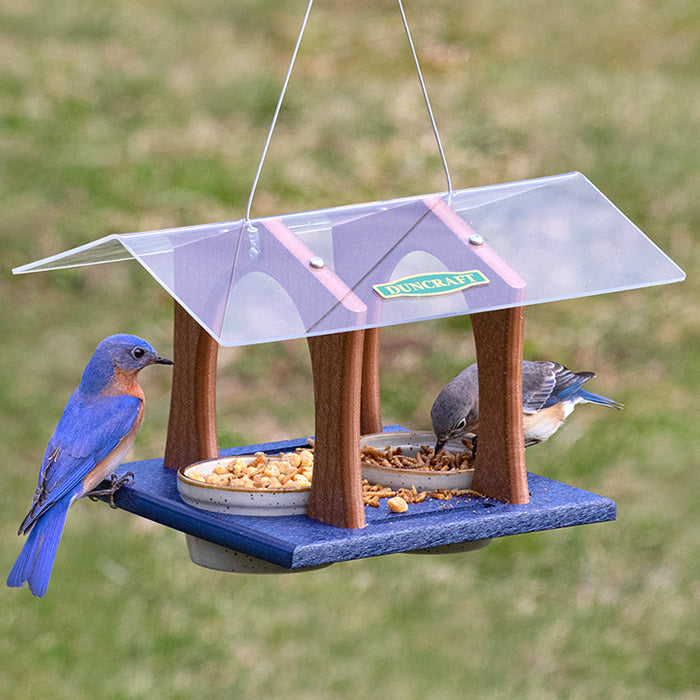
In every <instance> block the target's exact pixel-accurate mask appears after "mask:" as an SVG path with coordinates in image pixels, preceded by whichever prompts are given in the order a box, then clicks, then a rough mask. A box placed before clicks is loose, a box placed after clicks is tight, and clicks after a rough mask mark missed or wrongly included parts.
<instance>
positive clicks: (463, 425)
mask: <svg viewBox="0 0 700 700" xmlns="http://www.w3.org/2000/svg"><path fill="white" fill-rule="evenodd" d="M466 427H467V419H466V418H462V419H461V420H460V421H459V423H457V425H455V430H464V428H466Z"/></svg>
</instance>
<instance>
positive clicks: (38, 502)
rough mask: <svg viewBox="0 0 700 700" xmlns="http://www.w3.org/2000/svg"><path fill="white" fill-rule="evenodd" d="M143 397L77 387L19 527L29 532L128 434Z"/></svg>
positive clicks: (47, 454) (60, 422)
mask: <svg viewBox="0 0 700 700" xmlns="http://www.w3.org/2000/svg"><path fill="white" fill-rule="evenodd" d="M140 407H141V400H140V399H139V398H138V397H136V396H128V395H121V396H99V397H94V398H93V397H89V398H87V399H86V398H85V397H84V396H82V395H81V394H80V392H79V391H78V390H76V391H75V392H74V393H73V395H72V396H71V398H70V400H69V401H68V404H67V405H66V408H65V410H64V411H63V415H62V416H61V420H60V421H59V422H58V425H57V426H56V430H55V431H54V434H53V435H52V436H51V439H50V440H49V445H48V447H47V449H46V453H45V455H44V459H43V461H42V465H41V470H40V471H39V481H38V484H37V489H36V492H35V493H34V499H33V501H32V507H31V509H30V510H29V513H28V514H27V517H26V518H25V519H24V522H23V523H22V525H21V526H20V532H26V531H27V530H28V529H29V528H30V527H31V526H32V523H34V522H35V521H36V519H37V518H38V517H40V516H41V515H42V514H43V513H45V512H46V510H47V509H48V508H50V507H51V506H52V505H53V504H54V503H56V502H57V501H59V500H61V498H63V497H64V496H65V495H66V494H68V493H72V492H73V490H74V489H75V488H76V487H77V486H78V485H79V484H80V483H81V482H82V480H83V479H84V478H85V477H86V476H87V475H88V474H89V473H90V471H91V470H92V469H93V468H94V467H95V466H96V465H97V464H99V463H100V462H101V461H102V460H103V459H104V458H105V457H107V456H108V455H109V454H110V453H111V452H112V450H114V448H115V447H116V446H117V445H118V444H119V442H120V441H121V440H122V439H123V438H124V437H125V436H126V435H127V434H128V433H129V431H130V430H131V428H132V427H133V425H134V422H135V421H136V419H137V417H138V414H139V409H140Z"/></svg>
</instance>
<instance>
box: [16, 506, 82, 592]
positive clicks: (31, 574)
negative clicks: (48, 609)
mask: <svg viewBox="0 0 700 700" xmlns="http://www.w3.org/2000/svg"><path fill="white" fill-rule="evenodd" d="M69 505H70V503H66V504H63V503H61V502H60V501H59V502H58V503H56V505H55V506H53V507H51V508H49V509H48V510H47V511H46V512H45V513H44V514H43V515H42V516H41V518H40V519H39V520H38V521H37V522H36V524H35V525H34V527H33V528H32V530H31V532H30V533H29V537H28V538H27V541H26V542H25V543H24V547H23V548H22V551H21V552H20V555H19V557H17V561H16V562H15V565H14V566H13V567H12V571H10V575H9V576H8V577H7V585H8V586H11V587H13V588H18V587H19V586H21V585H22V584H23V583H28V584H29V590H30V591H31V592H32V593H33V594H34V595H35V596H37V597H38V598H41V597H42V596H43V595H44V594H45V593H46V589H47V588H48V585H49V578H50V577H51V569H52V568H53V561H54V559H55V558H56V550H57V549H58V543H59V541H60V539H61V535H62V534H63V526H64V524H65V522H66V515H67V514H68V506H69Z"/></svg>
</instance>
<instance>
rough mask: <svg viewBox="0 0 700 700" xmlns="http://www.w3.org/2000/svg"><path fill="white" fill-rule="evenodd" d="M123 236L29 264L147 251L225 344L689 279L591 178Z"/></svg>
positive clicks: (155, 270)
mask: <svg viewBox="0 0 700 700" xmlns="http://www.w3.org/2000/svg"><path fill="white" fill-rule="evenodd" d="M448 200H449V198H448V196H447V195H446V194H445V193H442V194H435V195H424V196H419V197H410V198H404V199H394V200H389V201H384V202H375V203H371V204H358V205H352V206H347V207H337V208H333V209H325V210H318V211H311V212H303V213H296V214H290V215H283V216H277V217H265V218H261V219H252V220H251V221H250V222H247V221H245V220H239V221H234V222H229V223H221V224H207V225H202V226H189V227H185V228H175V229H165V230H161V231H149V232H144V233H130V234H115V235H111V236H107V237H105V238H101V239H99V240H96V241H93V242H92V243H88V244H86V245H83V246H80V247H78V248H74V249H72V250H69V251H66V252H64V253H60V254H58V255H54V256H51V257H49V258H45V259H43V260H39V261H37V262H34V263H30V264H28V265H23V266H22V267H18V268H15V269H14V270H13V271H14V272H15V273H16V274H18V273H26V272H34V271H41V270H55V269H61V268H65V267H76V266H83V265H94V264H98V263H105V262H115V261H119V260H128V259H131V258H135V259H136V260H138V261H139V263H141V265H143V267H145V268H146V270H148V272H149V273H150V274H151V275H152V276H153V277H154V278H155V279H156V280H157V281H158V282H159V283H160V284H161V285H162V286H163V287H164V288H165V289H166V290H167V291H168V292H169V293H170V294H171V295H172V296H173V297H174V298H175V299H176V300H177V301H178V302H179V303H180V304H181V305H182V306H183V307H185V308H186V309H187V310H188V311H189V313H190V314H192V316H193V317H194V318H195V319H196V320H197V321H198V322H199V323H200V324H201V325H202V326H203V327H204V328H205V329H206V330H207V331H208V332H209V333H211V335H212V336H213V337H214V338H215V339H216V340H217V341H218V342H219V343H220V344H221V345H226V346H232V345H246V344H251V343H259V342H266V341H272V340H283V339H289V338H300V337H306V336H311V335H319V334H323V333H331V332H339V331H347V330H352V329H357V328H367V327H373V326H387V325H392V324H396V323H406V322H412V321H420V320H425V319H432V318H439V317H444V316H452V315H458V314H467V313H474V312H478V311H488V310H493V309H499V308H506V307H509V306H518V305H523V304H537V303H543V302H548V301H555V300H559V299H571V298H575V297H582V296H588V295H592V294H601V293H606V292H615V291H620V290H624V289H633V288H637V287H645V286H650V285H656V284H665V283H668V282H677V281H680V280H683V279H684V278H685V274H684V273H683V271H682V270H681V269H680V268H679V267H678V266H677V265H676V264H675V263H674V262H673V261H672V260H671V259H670V258H668V257H667V256H666V255H665V254H664V253H663V251H661V250H660V249H659V248H658V247H657V246H656V245H655V244H654V243H653V242H652V241H650V240H649V239H648V238H647V237H646V236H645V235H644V234H643V233H642V232H641V231H640V230H639V229H638V228H637V227H636V226H635V225H634V224H633V223H632V222H631V221H630V220H629V219H628V218H627V217H626V216H625V215H624V214H622V212H620V211H619V209H617V207H615V206H614V205H613V204H612V203H611V202H610V201H609V200H608V199H607V198H606V197H605V196H604V195H603V194H602V193H601V192H599V191H598V189H596V187H595V186H594V185H593V184H592V183H591V182H590V181H589V180H587V179H586V178H585V177H584V176H583V175H581V174H580V173H568V174H565V175H556V176H552V177H545V178H538V179H534V180H524V181H521V182H514V183H508V184H502V185H492V186H487V187H476V188H471V189H465V190H457V191H454V192H453V193H452V197H451V201H450V202H449V203H448Z"/></svg>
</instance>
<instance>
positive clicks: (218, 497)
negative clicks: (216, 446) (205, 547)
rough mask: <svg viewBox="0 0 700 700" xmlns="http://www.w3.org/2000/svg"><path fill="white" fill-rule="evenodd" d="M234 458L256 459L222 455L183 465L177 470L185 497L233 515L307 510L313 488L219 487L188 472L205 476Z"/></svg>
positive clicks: (194, 502) (197, 503)
mask: <svg viewBox="0 0 700 700" xmlns="http://www.w3.org/2000/svg"><path fill="white" fill-rule="evenodd" d="M234 459H243V460H244V461H248V462H250V461H252V460H253V459H255V457H254V456H253V455H245V456H241V457H238V456H237V457H221V458H220V459H209V460H206V461H204V462H197V463H196V464H190V465H189V466H186V467H181V468H180V469H178V472H177V490H178V491H179V492H180V496H181V498H182V500H183V501H184V502H185V503H187V504H189V505H191V506H194V507H195V508H201V509H202V510H211V511H214V512H216V513H229V514H230V515H263V516H266V515H268V516H276V515H299V514H300V513H305V512H306V504H307V503H308V501H309V493H310V491H311V488H310V487H309V486H307V487H306V488H295V489H266V488H259V489H256V488H236V487H233V486H215V485H213V484H207V483H205V482H203V481H199V480H197V479H192V478H190V477H189V476H188V472H190V471H192V470H195V469H196V470H197V471H199V472H200V474H202V475H203V476H206V475H207V474H210V473H211V472H212V471H213V470H214V468H215V467H217V466H224V467H225V466H226V465H227V464H228V463H229V462H232V461H233V460H234Z"/></svg>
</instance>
